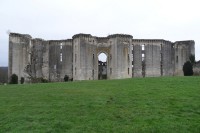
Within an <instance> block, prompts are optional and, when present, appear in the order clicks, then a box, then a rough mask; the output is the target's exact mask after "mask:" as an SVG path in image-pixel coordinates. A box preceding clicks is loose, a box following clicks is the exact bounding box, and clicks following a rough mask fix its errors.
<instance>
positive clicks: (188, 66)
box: [183, 61, 193, 76]
mask: <svg viewBox="0 0 200 133" xmlns="http://www.w3.org/2000/svg"><path fill="white" fill-rule="evenodd" d="M183 73H184V76H192V75H193V66H192V63H191V62H190V61H187V62H186V63H185V64H184V65H183Z"/></svg>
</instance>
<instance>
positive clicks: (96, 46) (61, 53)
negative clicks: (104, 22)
mask: <svg viewBox="0 0 200 133" xmlns="http://www.w3.org/2000/svg"><path fill="white" fill-rule="evenodd" d="M194 47H195V43H194V41H192V40H189V41H177V42H175V43H172V42H170V41H166V40H162V39H133V37H132V36H131V35H125V34H114V35H109V36H107V37H95V36H92V35H90V34H76V35H74V36H73V37H72V39H67V40H48V41H46V40H43V39H38V38H36V39H33V38H32V37H31V36H30V35H26V34H18V33H10V35H9V69H8V71H9V72H8V76H9V77H10V76H11V75H12V74H17V75H18V77H19V80H20V78H21V77H24V78H25V81H26V82H28V81H29V80H30V77H33V78H44V79H47V80H49V81H54V82H58V81H63V78H64V76H65V75H68V76H69V78H70V79H73V80H97V79H98V73H99V69H98V55H99V54H100V53H105V54H106V55H107V62H106V64H107V66H106V69H107V79H122V78H131V77H158V76H174V75H183V72H182V66H183V64H184V63H185V62H186V61H187V60H189V56H190V55H191V54H192V55H195V53H194V51H195V48H194Z"/></svg>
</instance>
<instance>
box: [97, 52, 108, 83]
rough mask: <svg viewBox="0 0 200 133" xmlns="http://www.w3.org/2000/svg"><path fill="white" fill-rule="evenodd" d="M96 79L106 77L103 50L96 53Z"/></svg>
mask: <svg viewBox="0 0 200 133" xmlns="http://www.w3.org/2000/svg"><path fill="white" fill-rule="evenodd" d="M98 79H99V80H103V79H107V55H106V54H105V53H103V52H101V53H100V54H99V55H98Z"/></svg>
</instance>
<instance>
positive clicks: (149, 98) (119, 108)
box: [0, 77, 200, 133]
mask: <svg viewBox="0 0 200 133" xmlns="http://www.w3.org/2000/svg"><path fill="white" fill-rule="evenodd" d="M0 132H1V133H4V132H19V133H22V132H24V133H27V132H42V133H43V132H75V133H77V132H80V133H82V132H86V133H87V132H99V133H106V132H111V133H117V132H119V133H133V132H138V133H142V132H144V133H148V132H155V133H157V132H160V133H164V132H165V133H173V132H179V133H184V132H185V133H188V132H191V133H195V132H196V133H199V132H200V77H165V78H134V79H124V80H104V81H80V82H69V83H48V84H31V85H7V86H3V85H1V86H0Z"/></svg>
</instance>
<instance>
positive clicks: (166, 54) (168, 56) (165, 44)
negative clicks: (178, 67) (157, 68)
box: [161, 41, 174, 76]
mask: <svg viewBox="0 0 200 133" xmlns="http://www.w3.org/2000/svg"><path fill="white" fill-rule="evenodd" d="M161 55H162V73H161V75H162V76H173V75H174V44H173V43H171V42H169V41H162V43H161Z"/></svg>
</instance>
